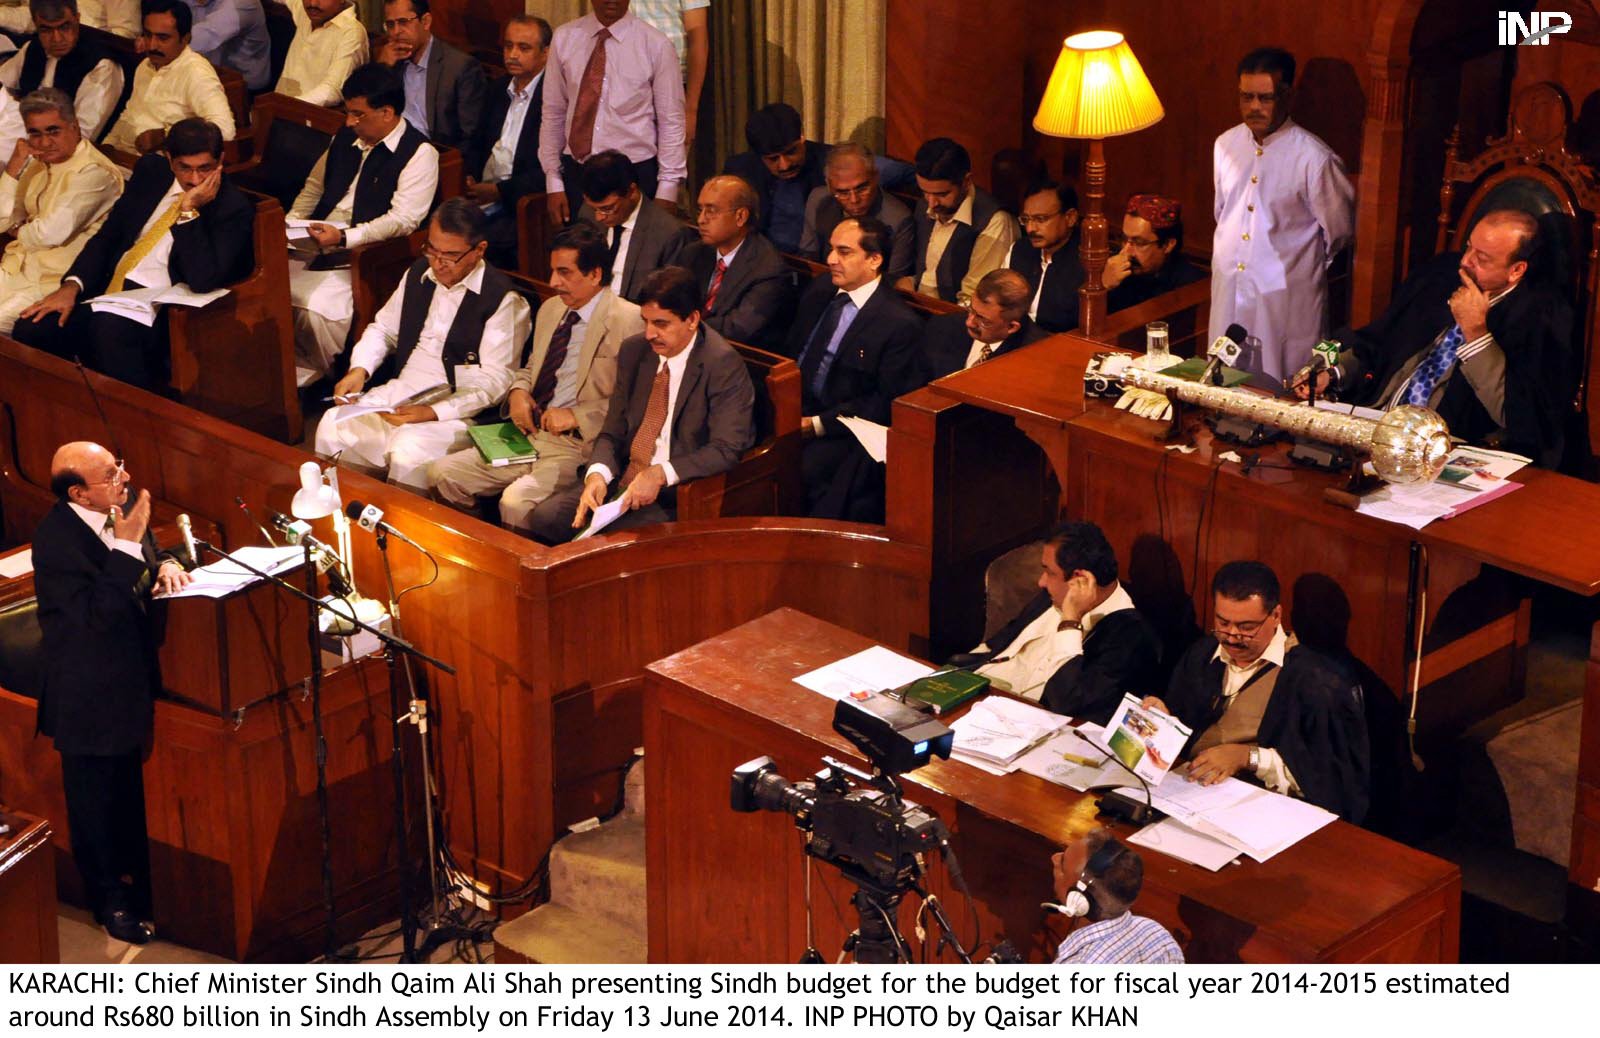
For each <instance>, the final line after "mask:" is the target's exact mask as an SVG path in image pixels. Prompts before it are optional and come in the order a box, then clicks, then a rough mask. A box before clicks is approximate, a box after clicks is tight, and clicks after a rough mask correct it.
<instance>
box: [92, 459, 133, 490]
mask: <svg viewBox="0 0 1600 1038" xmlns="http://www.w3.org/2000/svg"><path fill="white" fill-rule="evenodd" d="M127 478H128V466H127V463H126V462H124V461H123V460H122V459H121V458H118V459H117V467H116V470H115V471H113V472H112V473H111V475H109V476H107V477H106V478H105V479H86V480H84V481H83V482H84V485H85V486H91V487H103V486H105V485H106V484H107V483H120V482H122V481H123V480H124V479H127Z"/></svg>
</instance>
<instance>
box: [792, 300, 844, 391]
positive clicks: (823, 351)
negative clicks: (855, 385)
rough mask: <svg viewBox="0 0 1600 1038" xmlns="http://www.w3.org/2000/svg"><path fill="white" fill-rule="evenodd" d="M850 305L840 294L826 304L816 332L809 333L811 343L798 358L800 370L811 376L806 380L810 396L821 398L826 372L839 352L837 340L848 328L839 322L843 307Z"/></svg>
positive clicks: (825, 381) (826, 377)
mask: <svg viewBox="0 0 1600 1038" xmlns="http://www.w3.org/2000/svg"><path fill="white" fill-rule="evenodd" d="M849 305H850V296H849V295H848V294H847V293H844V292H840V293H839V294H838V295H836V296H834V297H833V301H832V302H830V303H829V304H828V309H827V310H826V311H824V312H823V314H822V320H820V321H818V322H817V328H816V331H814V332H812V333H811V341H810V342H808V343H806V350H805V354H804V355H803V356H802V357H801V358H800V370H801V371H802V372H804V371H805V370H807V369H808V368H809V369H811V370H812V372H813V374H812V375H811V377H810V378H809V379H807V381H806V384H807V385H808V386H809V387H810V388H811V395H812V396H821V395H822V387H823V386H824V385H825V384H826V383H827V381H828V370H829V369H830V368H832V367H833V359H834V357H835V356H837V355H838V352H839V340H840V339H842V338H844V332H845V331H847V330H848V328H849V326H848V325H846V324H844V323H843V322H842V321H840V317H841V316H843V314H844V310H845V307H847V306H849Z"/></svg>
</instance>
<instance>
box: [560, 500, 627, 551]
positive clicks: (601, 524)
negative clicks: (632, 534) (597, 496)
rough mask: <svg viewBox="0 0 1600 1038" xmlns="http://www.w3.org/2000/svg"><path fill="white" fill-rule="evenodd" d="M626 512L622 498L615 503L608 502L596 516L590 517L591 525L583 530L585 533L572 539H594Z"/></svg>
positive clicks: (600, 508)
mask: <svg viewBox="0 0 1600 1038" xmlns="http://www.w3.org/2000/svg"><path fill="white" fill-rule="evenodd" d="M624 511H625V509H624V508H623V507H622V498H620V497H619V498H617V499H616V500H615V501H607V502H606V503H605V504H603V505H601V506H600V507H599V508H596V509H595V510H594V515H592V516H590V517H589V525H588V526H585V527H584V528H583V532H582V533H580V534H578V536H576V537H574V538H572V539H573V540H575V541H581V540H583V539H584V538H585V537H593V536H594V535H595V534H597V533H599V532H600V531H601V530H604V529H605V528H606V527H608V526H610V525H611V524H612V523H614V522H616V521H617V520H618V519H620V518H621V517H622V513H623V512H624Z"/></svg>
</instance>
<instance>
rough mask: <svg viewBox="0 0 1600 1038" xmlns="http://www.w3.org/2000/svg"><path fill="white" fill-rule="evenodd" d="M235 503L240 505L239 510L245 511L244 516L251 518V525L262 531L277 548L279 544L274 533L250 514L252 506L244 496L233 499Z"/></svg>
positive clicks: (268, 541)
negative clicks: (245, 501) (274, 538)
mask: <svg viewBox="0 0 1600 1038" xmlns="http://www.w3.org/2000/svg"><path fill="white" fill-rule="evenodd" d="M233 503H234V504H236V505H238V506H239V511H241V512H243V513H244V517H245V518H246V519H248V520H250V525H251V526H254V527H255V528H256V529H258V530H260V531H261V536H263V537H265V538H266V539H267V543H268V544H270V545H272V546H273V547H274V548H276V547H277V546H278V542H277V541H275V540H273V539H272V534H271V533H270V532H268V530H267V528H266V527H265V526H262V525H261V524H260V523H258V522H256V517H255V516H253V515H251V514H250V506H249V505H247V504H245V503H244V498H242V497H235V498H234V499H233Z"/></svg>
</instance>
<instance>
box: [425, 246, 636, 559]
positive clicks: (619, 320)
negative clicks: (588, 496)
mask: <svg viewBox="0 0 1600 1038" xmlns="http://www.w3.org/2000/svg"><path fill="white" fill-rule="evenodd" d="M550 283H551V285H553V286H554V287H555V290H556V294H555V295H554V296H552V297H550V298H549V299H546V300H545V301H544V305H543V306H541V307H539V315H538V317H536V318H535V319H534V325H533V350H532V352H531V353H529V355H528V363H527V364H526V365H525V366H524V367H523V368H522V369H521V370H519V371H518V372H517V373H516V376H515V377H514V378H513V379H512V380H511V394H510V396H509V397H507V398H506V407H505V414H506V416H507V417H509V418H510V419H511V421H512V423H514V424H515V425H516V427H517V428H518V429H520V430H522V431H523V432H524V433H526V434H527V436H528V440H529V442H530V443H531V444H532V446H533V449H534V450H536V451H538V453H539V457H538V458H537V459H535V460H534V461H530V462H522V463H515V464H509V465H494V464H491V463H490V462H489V461H486V460H485V459H484V457H483V455H482V454H481V453H480V452H479V451H478V449H477V448H476V447H470V448H468V449H466V450H461V451H457V452H455V453H454V454H451V455H449V456H448V457H445V458H441V459H439V460H438V461H436V462H434V463H433V464H432V465H431V466H429V469H428V481H429V482H430V483H431V484H432V485H433V490H434V493H436V494H438V495H439V497H440V498H442V499H443V500H445V501H447V502H449V503H450V504H452V505H455V506H456V507H457V508H465V509H471V508H473V507H474V506H475V505H476V504H477V499H478V498H479V497H481V496H484V495H487V494H493V493H500V521H501V522H503V523H504V524H505V525H506V526H508V527H510V528H511V529H513V530H517V531H518V532H521V533H528V532H530V531H531V529H532V519H533V510H534V508H535V507H537V506H538V504H539V503H540V502H541V501H543V500H544V499H545V498H547V497H549V496H550V495H551V494H552V493H554V492H555V489H556V488H557V487H558V486H563V485H565V486H571V485H572V484H574V483H576V482H577V478H578V469H579V467H580V466H582V465H583V464H584V463H585V462H587V461H588V460H589V455H590V453H591V452H592V451H593V450H594V443H595V439H596V438H597V437H598V436H599V435H600V427H601V425H602V423H604V422H605V419H606V409H607V407H608V406H609V404H610V402H611V388H612V387H613V386H615V385H616V383H617V353H618V352H619V350H620V349H621V347H622V342H623V340H625V339H627V338H628V337H629V336H634V335H638V334H639V333H640V332H642V331H643V330H644V322H643V320H641V319H640V317H639V308H638V307H637V306H635V305H634V304H632V303H630V302H628V301H627V300H626V299H623V298H622V297H620V296H618V295H617V294H616V293H615V292H613V291H612V290H611V287H610V286H611V265H610V262H609V261H608V258H607V255H606V240H605V237H604V236H603V235H602V234H601V232H600V231H599V230H598V229H596V228H595V227H593V226H591V225H589V224H585V223H578V224H574V225H572V226H571V227H569V228H567V229H566V230H564V231H562V232H561V233H560V234H558V235H556V237H555V240H554V241H552V242H551V244H550ZM502 491H503V492H502Z"/></svg>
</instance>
